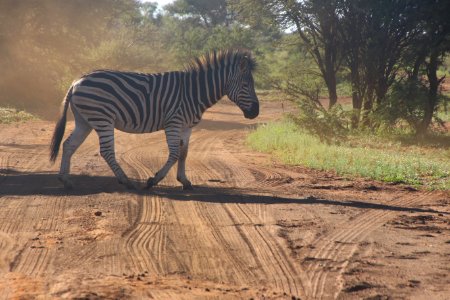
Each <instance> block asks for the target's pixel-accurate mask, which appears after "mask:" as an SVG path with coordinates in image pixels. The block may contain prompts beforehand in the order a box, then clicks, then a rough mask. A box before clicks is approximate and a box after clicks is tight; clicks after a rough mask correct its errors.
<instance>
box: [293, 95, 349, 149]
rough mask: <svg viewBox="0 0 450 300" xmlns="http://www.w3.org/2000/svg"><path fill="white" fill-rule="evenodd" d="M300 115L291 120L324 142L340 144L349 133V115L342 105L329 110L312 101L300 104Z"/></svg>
mask: <svg viewBox="0 0 450 300" xmlns="http://www.w3.org/2000/svg"><path fill="white" fill-rule="evenodd" d="M298 107H299V113H298V114H297V115H292V116H291V117H290V118H291V119H292V120H293V121H294V122H295V124H297V125H298V126H299V127H300V128H302V129H303V130H305V131H306V132H308V133H309V134H311V135H313V136H315V137H317V138H319V139H320V141H322V142H326V143H330V144H331V143H335V144H339V143H340V142H342V141H343V140H345V139H346V137H347V134H348V133H349V126H348V124H349V113H348V112H346V111H344V110H343V108H342V106H341V105H339V104H338V105H335V106H333V107H332V108H330V109H329V110H326V109H324V108H323V107H321V106H317V105H314V103H313V102H310V101H301V102H298Z"/></svg>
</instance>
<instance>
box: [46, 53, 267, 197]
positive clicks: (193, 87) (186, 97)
mask: <svg viewBox="0 0 450 300" xmlns="http://www.w3.org/2000/svg"><path fill="white" fill-rule="evenodd" d="M255 67H256V61H255V59H254V58H253V57H252V55H251V52H250V51H248V50H242V49H239V50H223V51H212V52H209V53H207V54H205V55H203V56H201V57H198V58H196V59H194V60H192V61H191V63H190V64H189V65H188V66H187V67H186V68H185V70H184V71H172V72H165V73H158V74H147V73H134V72H121V71H113V70H96V71H92V72H91V73H88V74H86V75H83V76H82V77H81V78H80V79H78V80H77V81H74V82H73V83H72V85H71V86H70V88H69V90H68V92H67V94H66V96H65V98H64V100H63V103H62V112H61V116H60V118H59V120H58V122H57V123H56V126H55V130H54V132H53V137H52V141H51V145H50V161H51V162H55V160H56V158H57V156H58V152H59V148H60V145H61V141H62V138H63V135H64V131H65V126H66V119H67V110H68V107H69V105H70V108H71V110H72V113H73V115H74V119H75V129H74V130H73V131H72V133H71V134H70V135H69V137H68V138H67V139H66V140H65V141H64V143H63V147H62V148H63V154H62V159H61V166H60V171H59V175H58V179H59V180H60V181H61V182H62V183H63V185H64V187H65V188H66V189H71V188H72V187H73V184H72V182H71V180H70V178H69V177H70V176H69V173H70V160H71V157H72V155H73V154H74V152H75V151H76V150H77V149H78V147H79V146H80V145H81V144H82V143H83V141H84V140H85V139H86V137H87V136H88V135H89V133H90V132H91V131H92V129H94V131H95V132H96V133H97V135H98V138H99V142H100V154H101V156H102V157H103V158H104V160H105V161H106V162H107V164H108V165H109V167H110V168H111V170H112V171H113V173H114V175H115V176H116V177H117V179H118V181H119V183H121V184H124V185H125V186H126V187H127V188H130V189H133V188H136V186H135V185H134V184H133V183H132V181H130V180H129V179H128V177H127V175H126V174H125V173H124V171H123V170H122V168H121V167H120V166H119V164H118V163H117V161H116V158H115V151H114V129H117V130H120V131H124V132H127V133H149V132H155V131H159V130H164V131H165V135H166V141H167V145H168V148H169V157H168V159H167V161H166V163H165V164H164V166H163V167H162V168H161V169H160V170H159V171H158V172H157V173H155V175H154V177H150V178H148V180H147V188H151V187H152V186H155V185H157V184H158V182H160V181H161V180H162V179H163V178H164V177H165V176H166V175H167V173H168V171H169V170H170V169H171V167H172V166H173V165H174V164H175V163H176V162H178V169H177V180H178V181H179V182H180V183H181V184H182V185H183V189H184V190H192V189H193V188H192V184H191V182H190V181H189V179H188V178H187V177H186V157H187V154H188V147H189V138H190V136H191V132H192V128H193V127H194V126H195V125H197V124H198V123H199V122H200V120H201V118H202V115H203V113H204V112H205V111H206V110H207V109H208V108H209V107H211V106H212V105H214V104H215V103H217V101H219V100H220V99H221V98H222V97H223V96H225V95H226V96H228V98H229V99H230V100H231V101H233V102H234V103H235V104H236V105H237V106H238V107H239V108H240V109H241V110H242V112H243V114H244V117H245V118H248V119H254V118H256V117H257V116H258V114H259V101H258V97H257V96H256V92H255V88H254V81H253V76H252V71H253V70H254V69H255Z"/></svg>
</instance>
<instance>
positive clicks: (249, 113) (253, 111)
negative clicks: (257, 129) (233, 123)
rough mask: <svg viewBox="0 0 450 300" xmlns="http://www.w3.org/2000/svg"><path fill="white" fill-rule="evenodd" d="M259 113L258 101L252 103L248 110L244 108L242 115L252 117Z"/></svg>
mask: <svg viewBox="0 0 450 300" xmlns="http://www.w3.org/2000/svg"><path fill="white" fill-rule="evenodd" d="M258 115H259V103H253V104H252V106H250V108H249V109H248V110H244V117H246V118H247V119H254V118H256V117H257V116H258Z"/></svg>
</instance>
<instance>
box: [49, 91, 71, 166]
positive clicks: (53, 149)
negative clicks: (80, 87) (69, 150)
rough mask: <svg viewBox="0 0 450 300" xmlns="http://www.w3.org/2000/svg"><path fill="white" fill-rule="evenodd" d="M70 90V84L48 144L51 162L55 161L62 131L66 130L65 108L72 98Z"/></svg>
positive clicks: (62, 134)
mask: <svg viewBox="0 0 450 300" xmlns="http://www.w3.org/2000/svg"><path fill="white" fill-rule="evenodd" d="M72 90H73V87H72V86H71V87H70V89H69V91H68V92H67V94H66V97H65V98H64V101H63V105H64V106H63V109H62V112H61V117H60V118H59V121H58V123H56V126H55V131H53V137H52V143H51V145H50V161H51V162H55V160H56V157H57V156H58V152H59V146H60V145H61V141H62V138H63V136H64V131H65V130H66V121H67V109H68V108H69V102H70V99H71V98H72Z"/></svg>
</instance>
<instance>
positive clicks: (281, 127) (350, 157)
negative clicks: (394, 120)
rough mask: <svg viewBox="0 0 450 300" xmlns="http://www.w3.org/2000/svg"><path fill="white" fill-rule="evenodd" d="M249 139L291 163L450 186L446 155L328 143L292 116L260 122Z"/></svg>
mask: <svg viewBox="0 0 450 300" xmlns="http://www.w3.org/2000/svg"><path fill="white" fill-rule="evenodd" d="M247 142H248V144H249V145H250V147H251V148H253V149H255V150H257V151H261V152H267V153H272V154H273V155H275V156H276V157H277V158H279V159H280V160H281V161H282V162H284V163H286V164H290V165H303V166H306V167H309V168H313V169H318V170H334V171H336V173H337V174H339V175H352V176H361V177H366V178H371V179H375V180H381V181H386V182H392V183H406V184H410V185H414V186H424V187H425V188H428V189H445V190H447V189H450V162H449V161H448V160H446V159H438V158H432V157H429V156H428V155H427V154H426V153H425V154H419V153H417V152H408V151H406V150H405V151H401V150H400V151H399V149H393V150H392V151H389V150H387V149H377V148H371V147H367V146H366V147H365V146H362V145H356V146H351V145H346V144H343V145H335V144H331V145H330V144H325V143H323V142H321V141H320V140H319V139H318V138H316V137H314V136H312V135H310V134H307V133H305V132H302V131H301V130H299V128H298V127H297V126H296V125H295V124H294V123H293V122H292V121H290V120H284V121H281V122H275V123H269V124H266V125H263V126H260V127H259V128H258V129H257V130H256V131H254V132H252V133H251V134H250V135H249V136H248V138H247Z"/></svg>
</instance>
